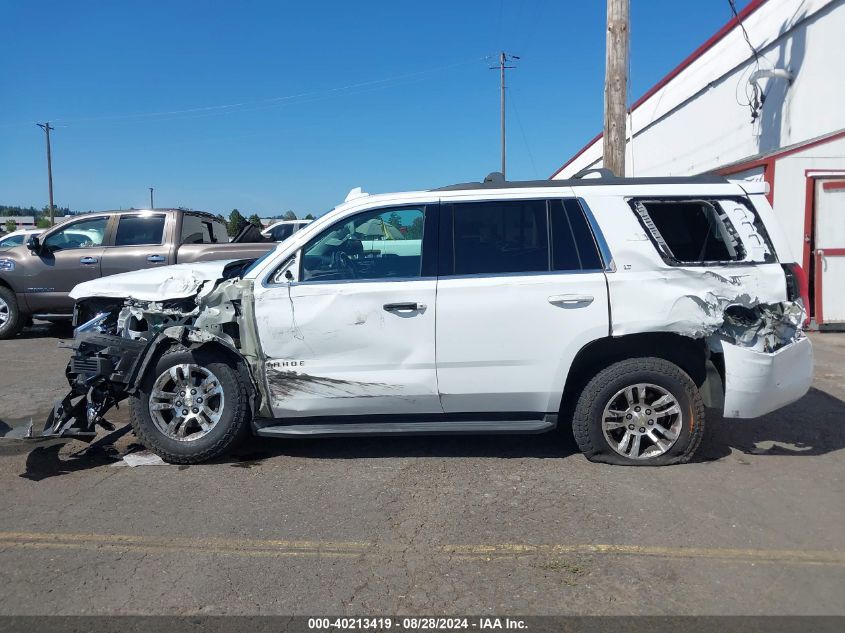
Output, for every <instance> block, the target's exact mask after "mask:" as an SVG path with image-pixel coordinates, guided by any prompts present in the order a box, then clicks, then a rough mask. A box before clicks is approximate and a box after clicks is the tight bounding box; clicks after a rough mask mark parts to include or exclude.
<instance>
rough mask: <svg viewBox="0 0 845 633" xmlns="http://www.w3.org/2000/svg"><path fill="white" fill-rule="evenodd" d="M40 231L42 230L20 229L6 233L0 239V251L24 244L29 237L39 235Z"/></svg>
mask: <svg viewBox="0 0 845 633" xmlns="http://www.w3.org/2000/svg"><path fill="white" fill-rule="evenodd" d="M42 231H43V229H21V230H19V231H12V232H11V233H6V235H4V236H3V237H0V250H3V249H6V248H11V247H13V246H21V245H23V244H26V242H27V240H28V239H29V238H30V237H31V236H33V235H39V234H41V232H42Z"/></svg>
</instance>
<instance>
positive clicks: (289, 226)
mask: <svg viewBox="0 0 845 633" xmlns="http://www.w3.org/2000/svg"><path fill="white" fill-rule="evenodd" d="M310 222H311V220H282V221H281V222H276V223H274V224H271V225H270V226H268V227H267V228H266V229H264V230H263V231H261V235H263V236H264V237H269V238H271V239H272V240H273V241H274V242H284V241H285V240H286V239H288V238H289V237H290V236H291V235H293V234H294V233H296V232H297V231H299V230H300V229H302V228H303V227H305V226H307V225H308V224H309V223H310Z"/></svg>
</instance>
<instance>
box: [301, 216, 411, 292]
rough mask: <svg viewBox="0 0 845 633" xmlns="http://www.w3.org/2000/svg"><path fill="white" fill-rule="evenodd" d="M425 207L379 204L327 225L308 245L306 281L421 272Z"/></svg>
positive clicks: (303, 275) (303, 277)
mask: <svg viewBox="0 0 845 633" xmlns="http://www.w3.org/2000/svg"><path fill="white" fill-rule="evenodd" d="M424 222H425V210H424V207H396V208H392V209H375V210H372V211H367V212H364V213H359V214H358V215H355V216H352V217H350V218H347V219H345V220H342V221H341V222H339V223H337V224H335V225H334V226H332V227H331V228H329V229H327V230H325V231H324V232H323V233H321V234H320V235H319V236H317V237H316V238H314V239H313V240H311V241H310V242H309V243H308V244H306V245H305V247H304V248H303V250H302V273H301V275H300V281H339V280H349V279H391V278H393V279H397V278H408V277H419V276H420V266H421V263H422V238H423V225H424Z"/></svg>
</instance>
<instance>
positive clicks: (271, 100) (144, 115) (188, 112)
mask: <svg viewBox="0 0 845 633" xmlns="http://www.w3.org/2000/svg"><path fill="white" fill-rule="evenodd" d="M486 59H487V57H486V56H485V57H474V58H472V59H467V60H464V61H461V62H454V63H451V64H445V65H443V66H436V67H434V68H429V69H426V70H419V71H415V72H412V73H404V74H402V75H395V76H392V77H385V78H383V79H374V80H370V81H362V82H356V83H352V84H347V85H344V86H337V87H334V88H326V89H321V90H310V91H307V92H301V93H297V94H292V95H284V96H278V97H268V98H266V99H252V100H247V101H240V102H237V103H227V104H218V105H211V106H198V107H191V108H182V109H178V110H163V111H156V112H135V113H129V114H113V115H103V116H95V117H78V118H69V119H62V118H58V119H55V121H60V122H61V123H89V122H102V121H120V120H129V119H155V118H161V117H168V116H175V115H185V117H184V118H191V116H193V115H196V116H204V115H208V114H213V113H216V114H230V113H235V112H238V111H240V109H242V108H247V107H251V106H263V107H273V106H274V105H280V104H283V103H285V102H288V101H295V100H297V99H303V98H307V97H315V96H319V95H324V96H327V95H332V94H335V93H342V92H347V91H350V90H354V89H356V88H365V87H370V86H377V85H379V84H390V83H393V82H397V81H402V80H405V79H409V78H412V77H419V76H422V75H428V74H431V73H436V72H440V71H444V70H449V69H451V68H456V67H458V66H466V65H468V64H475V63H478V62H479V61H485V60H486Z"/></svg>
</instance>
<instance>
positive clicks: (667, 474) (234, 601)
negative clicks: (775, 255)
mask: <svg viewBox="0 0 845 633" xmlns="http://www.w3.org/2000/svg"><path fill="white" fill-rule="evenodd" d="M63 335H64V336H66V335H67V330H66V329H64V330H63V329H61V328H56V327H47V326H39V327H36V328H33V329H31V330H28V331H27V332H25V334H24V335H23V336H21V337H18V338H16V339H14V340H11V341H0V435H1V434H7V433H9V432H11V431H15V430H17V429H21V428H22V426H24V425H26V424H27V423H28V422H29V420H30V419H31V420H32V421H33V423H34V424H35V426H36V427H38V426H39V425H41V424H43V420H44V417H45V416H46V413H47V411H48V410H49V408H50V407H51V405H52V402H53V400H54V399H55V398H57V397H59V396H61V395H63V393H64V391H65V387H66V385H65V379H64V367H65V364H66V362H67V358H68V354H69V352H68V350H66V349H59V348H57V342H58V340H59V338H60V337H61V336H63ZM812 338H813V342H814V345H815V352H816V362H817V365H816V376H815V382H814V385H813V388H812V389H811V391H810V393H809V394H807V396H806V397H804V398H803V399H802V400H801V401H799V402H797V403H795V404H793V405H791V406H789V407H787V408H785V409H783V410H781V411H778V412H776V413H774V414H771V415H769V416H766V417H764V418H760V419H757V420H745V421H730V420H728V421H726V420H721V419H720V418H719V417H718V416H712V415H711V417H710V418H709V419H708V428H707V435H706V438H705V441H704V444H703V446H702V449H701V451H700V453H699V457H698V459H697V460H696V461H695V462H694V463H691V464H687V465H683V466H675V467H668V468H624V467H614V466H607V465H602V464H592V463H589V462H587V461H586V460H585V459H584V458H583V457H582V456H581V455H580V454H579V453H578V452H577V449H576V447H575V444H574V442H573V440H572V439H571V437H570V436H569V435H568V434H567V433H566V432H559V433H553V434H546V435H537V436H526V437H513V436H506V437H447V438H443V437H439V438H438V437H423V438H420V437H414V438H411V437H409V438H387V439H384V438H370V439H320V440H308V439H304V440H297V441H292V440H270V439H262V440H258V439H255V440H252V441H250V442H248V443H247V444H246V445H245V446H243V447H242V448H240V449H239V450H238V452H237V453H236V454H234V455H233V456H231V457H228V458H225V459H222V460H218V461H217V462H214V463H209V464H203V465H199V466H190V467H188V466H171V465H149V466H138V467H134V468H133V467H129V466H128V465H127V464H126V462H125V461H124V460H123V456H125V455H127V454H133V453H137V452H138V451H140V450H141V447H139V446H138V445H137V443H136V441H135V438H134V436H133V434H132V432H131V430H129V428H128V427H127V426H126V422H127V414H126V409H125V408H122V409H120V410H118V411H115V412H113V413H112V414H110V415H109V416H108V419H109V420H110V421H111V422H112V423H114V425H115V430H113V431H111V432H103V433H102V434H101V435H100V436H99V437H98V438H97V440H96V441H95V442H93V443H92V444H91V445H85V444H82V443H79V442H75V441H74V442H69V443H58V444H52V445H51V444H43V445H32V444H26V443H23V442H19V441H14V440H8V439H7V440H4V441H2V442H0V477H2V481H3V485H2V487H0V586H2V587H3V598H2V601H0V614H2V615H9V614H15V615H21V614H39V615H40V614H174V615H175V614H179V615H199V614H279V615H294V614H298V615H317V614H340V615H342V614H347V615H372V616H377V615H389V614H440V615H449V614H502V615H507V614H512V615H540V614H613V615H618V614H648V615H662V614H714V615H715V614H747V615H756V614H766V615H774V614H794V615H803V614H845V529H843V525H845V485H844V484H845V381H843V375H845V335H841V334H814V335H813V336H812ZM12 434H14V433H12Z"/></svg>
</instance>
